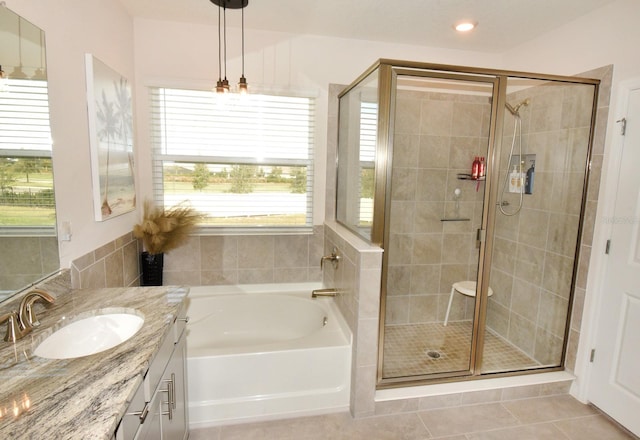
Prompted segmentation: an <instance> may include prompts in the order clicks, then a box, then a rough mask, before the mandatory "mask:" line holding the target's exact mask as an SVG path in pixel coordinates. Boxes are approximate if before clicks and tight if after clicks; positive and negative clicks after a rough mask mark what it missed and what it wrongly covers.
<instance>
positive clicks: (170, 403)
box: [162, 373, 176, 420]
mask: <svg viewBox="0 0 640 440" xmlns="http://www.w3.org/2000/svg"><path fill="white" fill-rule="evenodd" d="M163 382H166V384H167V389H166V390H162V392H163V393H167V412H166V413H163V415H168V416H169V420H173V410H174V409H175V407H176V399H175V394H176V388H175V383H176V375H175V373H171V379H165V380H164V381H163Z"/></svg>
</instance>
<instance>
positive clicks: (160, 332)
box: [0, 283, 188, 440]
mask: <svg viewBox="0 0 640 440" xmlns="http://www.w3.org/2000/svg"><path fill="white" fill-rule="evenodd" d="M47 288H49V291H50V292H51V293H52V294H53V295H54V296H55V297H56V302H55V304H54V305H53V306H51V307H50V308H48V309H46V310H45V309H44V307H43V306H42V308H41V306H40V305H39V304H40V303H36V304H38V306H37V310H36V313H38V312H39V313H38V318H39V320H40V322H41V326H40V327H39V328H37V329H34V330H33V332H32V333H30V334H28V335H27V336H25V337H24V338H23V339H21V340H19V341H17V342H16V343H8V342H4V341H0V380H1V381H2V393H1V394H0V409H1V410H2V415H3V416H2V417H0V438H3V439H14V438H15V439H18V438H29V439H31V438H32V439H48V438H55V439H57V440H62V439H83V440H86V439H110V438H111V437H112V435H113V433H114V432H115V430H116V427H117V424H118V422H119V421H120V419H121V418H122V416H123V415H124V412H125V410H126V408H127V405H128V403H129V401H130V399H131V398H132V396H133V393H134V392H135V391H136V389H137V387H138V386H139V385H140V384H141V383H142V378H143V374H144V373H145V372H146V370H147V369H148V367H149V362H150V360H151V359H152V358H153V356H154V355H155V353H156V352H157V350H158V348H159V347H160V345H161V343H162V342H163V340H164V338H165V337H166V336H167V333H168V330H169V325H170V323H171V321H172V320H173V317H174V316H175V315H176V313H177V312H178V310H179V309H180V307H181V305H182V302H183V300H184V298H185V297H186V294H187V292H188V289H186V288H175V287H173V288H171V287H144V288H141V287H138V288H110V289H84V290H70V289H69V288H68V287H65V286H64V285H63V284H62V283H61V284H59V285H55V283H54V284H53V285H51V284H48V285H47ZM19 301H20V297H19V296H18V297H16V298H14V299H12V300H11V301H8V302H6V303H3V304H2V307H1V310H0V313H5V312H7V311H8V310H16V309H17V307H18V305H19ZM105 308H113V309H116V310H117V309H120V310H122V309H123V308H125V309H135V310H137V311H138V312H140V313H142V314H143V315H144V318H145V322H144V324H143V326H142V328H141V329H140V330H139V331H138V332H137V333H136V334H135V335H134V336H133V337H132V338H131V339H129V340H128V341H126V342H124V343H122V344H120V345H118V346H116V347H114V348H111V349H109V350H106V351H104V352H101V353H96V354H94V355H91V356H85V357H81V358H76V359H61V360H54V359H43V358H39V357H36V356H34V355H32V351H33V349H34V348H35V347H36V346H37V344H38V343H39V342H40V341H41V340H42V339H43V338H44V337H46V335H48V334H49V333H50V332H52V328H54V327H55V326H56V325H57V324H58V323H59V322H60V321H61V320H63V319H65V317H72V316H74V315H77V314H80V313H82V312H87V311H92V310H97V309H105ZM27 399H28V402H29V404H28V405H24V407H21V408H20V409H21V411H20V414H19V415H18V416H17V417H13V416H12V414H13V413H12V411H13V408H14V402H16V404H17V405H19V406H20V405H22V403H24V402H25V401H26V400H27ZM25 407H26V408H28V409H25Z"/></svg>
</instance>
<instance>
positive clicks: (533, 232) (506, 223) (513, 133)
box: [481, 77, 596, 374]
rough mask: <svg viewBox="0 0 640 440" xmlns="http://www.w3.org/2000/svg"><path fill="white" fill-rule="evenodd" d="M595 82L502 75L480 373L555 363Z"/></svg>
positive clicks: (562, 337)
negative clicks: (500, 125)
mask: <svg viewBox="0 0 640 440" xmlns="http://www.w3.org/2000/svg"><path fill="white" fill-rule="evenodd" d="M595 91H596V87H595V85H593V84H579V83H570V82H564V81H542V80H532V79H526V78H513V77H509V78H508V80H507V93H506V104H505V107H506V110H507V111H505V113H504V114H505V117H504V124H503V133H502V134H501V136H502V148H501V150H502V151H501V154H500V157H499V162H498V163H499V166H498V169H499V172H498V174H499V180H498V188H497V189H498V191H497V202H496V205H495V211H496V212H495V222H494V224H495V226H494V228H493V232H492V234H491V235H492V237H493V249H492V257H491V263H490V264H491V266H490V267H491V272H490V277H489V282H490V285H491V287H492V290H493V292H495V294H494V295H492V296H491V297H489V298H488V304H487V322H486V333H485V340H484V348H483V357H482V358H483V361H482V367H481V371H482V373H483V374H485V373H498V372H510V371H522V370H530V369H538V368H545V367H560V366H561V365H562V363H563V354H564V352H565V343H566V342H565V341H566V340H567V333H568V329H569V326H568V321H569V320H568V312H569V308H570V304H571V292H572V291H573V285H574V283H575V276H576V275H575V274H576V256H577V255H578V239H579V236H580V229H581V222H582V218H583V215H582V209H583V206H584V203H585V197H586V186H585V182H586V172H587V164H588V158H589V148H590V137H591V130H592V128H591V120H592V115H593V112H594V102H595Z"/></svg>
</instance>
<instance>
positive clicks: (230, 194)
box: [151, 88, 315, 227]
mask: <svg viewBox="0 0 640 440" xmlns="http://www.w3.org/2000/svg"><path fill="white" fill-rule="evenodd" d="M151 118H152V127H153V135H152V140H153V145H154V167H153V168H154V191H155V199H156V202H157V203H158V204H161V205H164V206H165V207H169V206H173V205H174V204H176V203H180V202H181V201H183V200H188V201H189V202H190V203H191V204H192V205H193V206H194V207H195V208H196V209H198V210H199V211H201V212H203V213H205V214H207V215H208V218H207V220H206V221H205V223H206V224H208V225H212V226H226V227H262V226H269V227H291V226H311V225H312V190H313V179H312V176H313V166H312V165H313V134H314V128H315V127H314V122H315V109H314V100H313V98H309V97H298V96H279V95H264V94H251V95H246V96H241V95H237V94H228V95H224V96H220V95H217V94H216V93H213V92H209V91H201V90H185V89H170V88H153V89H151ZM196 179H201V181H205V180H206V185H204V187H201V188H200V189H196V188H195V187H196V185H195V184H194V182H195V180H196ZM200 186H202V185H200Z"/></svg>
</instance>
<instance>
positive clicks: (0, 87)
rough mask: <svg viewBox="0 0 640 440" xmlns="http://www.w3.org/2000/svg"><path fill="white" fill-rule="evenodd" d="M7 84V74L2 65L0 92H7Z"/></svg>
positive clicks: (0, 68)
mask: <svg viewBox="0 0 640 440" xmlns="http://www.w3.org/2000/svg"><path fill="white" fill-rule="evenodd" d="M8 91H9V85H8V84H7V75H5V73H4V70H2V66H0V92H8Z"/></svg>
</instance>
